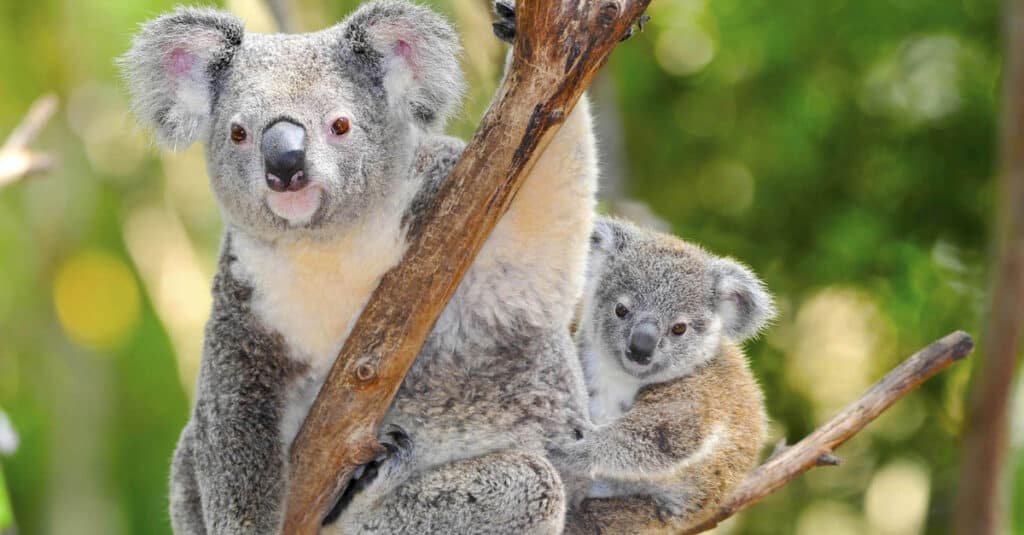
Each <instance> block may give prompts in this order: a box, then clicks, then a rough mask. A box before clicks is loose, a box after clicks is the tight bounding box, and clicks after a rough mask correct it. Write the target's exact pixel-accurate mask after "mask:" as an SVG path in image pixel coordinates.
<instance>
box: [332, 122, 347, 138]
mask: <svg viewBox="0 0 1024 535" xmlns="http://www.w3.org/2000/svg"><path fill="white" fill-rule="evenodd" d="M348 128H349V124H348V117H338V118H337V119H335V120H334V122H333V123H331V132H333V133H334V135H336V136H342V135H345V132H348Z"/></svg>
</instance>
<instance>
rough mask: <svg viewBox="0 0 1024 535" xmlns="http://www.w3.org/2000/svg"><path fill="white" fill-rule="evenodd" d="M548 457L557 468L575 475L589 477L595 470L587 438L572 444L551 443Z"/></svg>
mask: <svg viewBox="0 0 1024 535" xmlns="http://www.w3.org/2000/svg"><path fill="white" fill-rule="evenodd" d="M548 458H549V460H550V461H551V464H553V465H555V468H558V469H559V470H561V471H565V472H568V473H570V474H573V475H575V476H579V477H583V478H589V477H590V472H591V471H592V470H593V461H592V459H591V455H590V449H589V448H588V447H587V443H586V439H583V440H578V441H576V442H573V443H571V444H554V443H552V444H549V445H548Z"/></svg>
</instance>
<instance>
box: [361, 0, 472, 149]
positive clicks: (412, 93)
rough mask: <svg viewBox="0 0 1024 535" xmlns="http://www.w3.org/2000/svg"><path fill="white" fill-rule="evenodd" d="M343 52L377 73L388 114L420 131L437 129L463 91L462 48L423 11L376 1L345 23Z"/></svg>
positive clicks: (440, 21)
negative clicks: (404, 118) (394, 112)
mask: <svg viewBox="0 0 1024 535" xmlns="http://www.w3.org/2000/svg"><path fill="white" fill-rule="evenodd" d="M343 35H344V40H345V44H346V47H347V48H348V49H349V50H350V51H351V52H353V53H354V54H355V55H356V56H361V57H362V58H364V59H363V61H368V62H370V64H371V65H372V66H373V67H374V70H375V71H377V72H379V76H380V81H381V82H382V83H383V86H384V91H385V93H386V95H387V99H388V104H389V106H390V107H391V109H397V110H400V111H401V112H403V113H408V114H410V116H411V117H412V119H413V120H414V121H415V122H416V123H417V124H419V125H420V126H421V127H423V128H425V129H428V130H434V129H437V130H439V129H441V128H443V127H444V124H445V123H446V122H447V120H448V118H449V117H450V116H451V115H452V113H453V112H454V111H455V108H456V107H457V106H458V104H459V102H460V101H461V99H462V93H463V91H464V90H465V80H464V79H463V76H462V71H461V69H460V68H459V56H460V55H461V53H462V46H461V45H460V44H459V37H458V34H456V33H455V29H454V28H452V26H451V24H449V23H448V21H446V20H445V19H444V18H443V17H441V16H440V15H438V14H437V13H435V12H434V11H433V10H431V9H428V8H426V7H423V6H418V5H415V4H412V3H408V2H404V1H400V0H379V1H376V2H371V3H369V4H366V5H364V6H363V7H361V8H359V9H358V10H357V11H356V12H355V13H353V14H352V15H351V16H350V17H349V18H348V19H347V20H346V21H345V22H344V34H343Z"/></svg>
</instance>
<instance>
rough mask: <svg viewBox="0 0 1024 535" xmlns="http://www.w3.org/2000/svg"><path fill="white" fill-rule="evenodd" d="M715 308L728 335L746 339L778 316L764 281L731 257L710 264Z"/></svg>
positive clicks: (734, 338) (741, 339) (738, 339)
mask: <svg viewBox="0 0 1024 535" xmlns="http://www.w3.org/2000/svg"><path fill="white" fill-rule="evenodd" d="M711 276H712V277H713V279H714V289H715V307H716V309H717V311H718V315H719V317H720V318H722V328H723V329H724V330H725V334H726V336H728V337H729V338H731V339H732V340H735V341H743V340H746V339H747V338H750V337H751V336H754V335H755V334H757V333H758V332H759V331H760V330H761V329H763V328H764V327H765V325H767V324H768V322H769V321H771V320H772V319H773V318H774V317H775V303H774V302H773V300H772V296H771V295H770V294H769V293H768V290H766V289H765V287H764V283H762V282H761V280H760V279H758V278H757V276H756V275H754V273H753V272H752V271H750V270H749V269H747V268H746V267H745V266H743V265H741V264H739V263H738V262H736V261H734V260H730V259H728V258H718V259H715V260H714V262H713V263H712V265H711Z"/></svg>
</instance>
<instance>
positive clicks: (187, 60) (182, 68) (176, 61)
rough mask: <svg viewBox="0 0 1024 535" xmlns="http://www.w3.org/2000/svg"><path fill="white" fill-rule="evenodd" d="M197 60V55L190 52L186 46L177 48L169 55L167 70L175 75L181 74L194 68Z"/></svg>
mask: <svg viewBox="0 0 1024 535" xmlns="http://www.w3.org/2000/svg"><path fill="white" fill-rule="evenodd" d="M195 61H196V57H195V56H193V55H192V54H189V53H188V51H186V50H185V49H184V48H181V47H178V48H175V49H174V50H171V53H170V54H169V55H168V56H167V67H166V68H167V72H168V73H169V74H170V75H171V76H174V77H178V76H181V75H183V74H185V73H187V72H189V71H191V70H192V65H194V64H195Z"/></svg>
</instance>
